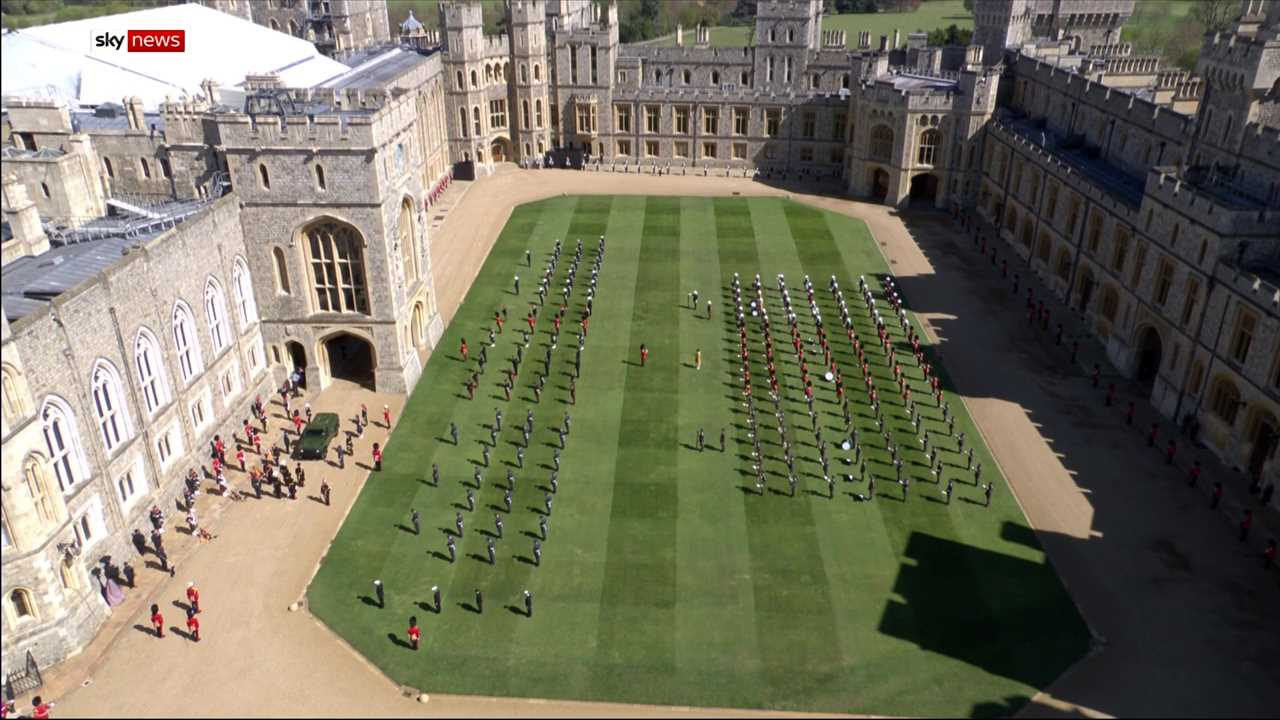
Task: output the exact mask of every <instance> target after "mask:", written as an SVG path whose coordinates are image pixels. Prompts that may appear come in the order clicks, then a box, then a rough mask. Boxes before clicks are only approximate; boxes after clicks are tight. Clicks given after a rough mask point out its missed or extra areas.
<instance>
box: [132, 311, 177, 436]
mask: <svg viewBox="0 0 1280 720" xmlns="http://www.w3.org/2000/svg"><path fill="white" fill-rule="evenodd" d="M161 357H162V355H161V354H160V343H158V342H156V337H155V335H152V334H151V331H150V330H148V329H146V328H142V329H141V330H139V331H138V339H137V341H136V342H134V344H133V364H134V367H135V368H137V370H138V387H139V388H140V389H141V390H142V400H143V402H145V403H146V404H147V414H148V415H154V414H155V413H156V411H157V410H159V409H160V408H161V407H163V406H164V404H165V403H167V402H169V383H168V382H166V381H165V377H164V367H163V366H162V365H161V363H160V358H161Z"/></svg>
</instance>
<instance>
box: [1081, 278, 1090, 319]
mask: <svg viewBox="0 0 1280 720" xmlns="http://www.w3.org/2000/svg"><path fill="white" fill-rule="evenodd" d="M1092 299H1093V273H1092V272H1090V271H1089V270H1085V271H1084V274H1083V275H1081V276H1080V312H1085V311H1086V310H1088V309H1089V301H1090V300H1092Z"/></svg>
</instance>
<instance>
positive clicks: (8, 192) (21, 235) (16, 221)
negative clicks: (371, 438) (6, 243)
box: [4, 177, 49, 261]
mask: <svg viewBox="0 0 1280 720" xmlns="http://www.w3.org/2000/svg"><path fill="white" fill-rule="evenodd" d="M4 198H5V210H4V219H5V222H7V223H9V229H10V230H11V231H12V232H13V240H12V242H13V243H15V244H14V245H13V246H12V249H9V248H6V249H5V252H4V259H5V260H6V261H8V260H9V259H11V258H14V257H23V256H25V255H39V254H41V253H45V252H48V250H49V236H47V235H45V234H44V228H43V227H41V226H40V211H39V210H37V209H36V204H35V203H34V202H31V199H30V198H29V197H28V196H27V188H26V187H24V186H23V185H22V183H20V182H18V180H17V178H14V177H7V178H5V180H4Z"/></svg>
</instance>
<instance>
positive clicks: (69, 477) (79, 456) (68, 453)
mask: <svg viewBox="0 0 1280 720" xmlns="http://www.w3.org/2000/svg"><path fill="white" fill-rule="evenodd" d="M40 425H41V429H42V430H43V431H44V442H45V447H47V448H48V450H49V465H50V466H51V467H52V468H53V472H54V475H56V476H57V478H58V485H59V487H61V488H62V491H63V492H67V491H69V490H70V489H71V488H72V486H74V485H75V484H76V483H78V482H80V481H81V480H84V479H86V478H88V476H89V473H88V471H87V470H86V469H85V468H86V465H85V460H84V449H83V448H82V447H81V446H80V434H79V432H78V431H77V430H76V423H75V414H74V413H72V412H71V408H70V406H68V405H67V404H66V403H65V402H63V400H62V399H61V398H54V397H50V398H48V399H46V400H45V402H44V406H43V407H42V408H41V409H40Z"/></svg>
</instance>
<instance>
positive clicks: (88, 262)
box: [0, 0, 1280, 669]
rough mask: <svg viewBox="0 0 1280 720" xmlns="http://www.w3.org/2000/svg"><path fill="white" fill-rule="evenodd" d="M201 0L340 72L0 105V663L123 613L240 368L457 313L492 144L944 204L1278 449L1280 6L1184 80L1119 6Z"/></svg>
mask: <svg viewBox="0 0 1280 720" xmlns="http://www.w3.org/2000/svg"><path fill="white" fill-rule="evenodd" d="M203 4H205V5H207V6H211V7H216V8H218V9H222V10H224V11H226V12H231V13H237V14H239V16H240V17H242V18H244V19H245V20H246V21H252V22H255V23H258V24H263V25H268V26H270V25H271V23H272V22H274V23H276V25H275V26H274V27H278V28H279V29H280V30H281V31H282V32H294V26H291V25H290V24H289V23H290V21H294V22H296V28H297V32H295V34H297V33H298V32H300V33H306V32H308V30H310V29H313V28H315V27H317V25H316V23H317V22H320V21H319V20H317V18H323V17H329V18H333V20H331V22H332V23H333V27H334V30H333V33H335V34H334V35H333V38H334V39H333V41H332V51H333V52H332V54H333V56H334V57H337V58H339V59H340V60H342V62H343V63H344V64H345V67H346V68H347V70H346V71H345V72H341V73H339V74H338V75H336V76H334V77H331V78H328V79H325V80H323V81H321V82H317V83H314V84H311V85H308V86H306V87H288V86H285V83H284V82H283V81H282V80H281V79H280V77H279V75H277V74H274V73H270V72H264V73H262V74H259V75H251V76H249V77H247V78H246V80H245V83H244V84H243V86H241V87H237V88H220V87H218V85H217V84H215V83H213V82H205V83H203V84H202V85H201V86H200V87H198V88H191V89H190V91H189V92H188V94H187V95H186V96H185V97H182V98H180V99H170V100H168V101H166V102H163V103H159V104H158V105H157V106H156V107H146V106H144V104H143V102H142V101H140V100H138V99H137V98H135V97H132V96H130V97H125V98H124V99H123V101H122V103H121V104H120V105H113V104H105V105H101V104H100V105H97V106H94V107H79V106H71V107H68V106H66V105H65V104H62V103H59V102H56V101H52V100H49V99H42V98H31V97H5V98H4V103H3V104H4V133H5V138H4V149H3V158H2V167H0V174H2V175H3V178H4V192H3V210H4V221H5V222H4V243H3V246H2V250H3V258H4V266H3V310H4V325H3V338H2V339H0V348H2V349H3V381H4V384H3V410H4V423H3V428H2V435H3V446H2V449H3V459H4V471H3V495H2V498H3V515H2V519H3V531H4V537H3V540H4V546H3V565H2V569H3V584H4V598H3V601H2V602H0V606H2V609H3V610H2V611H3V621H4V627H5V633H4V637H3V664H4V667H5V668H6V669H8V668H11V667H14V666H15V664H16V663H19V662H21V660H22V658H23V657H25V653H26V652H27V651H29V650H30V651H31V652H32V653H33V656H35V657H36V659H37V661H38V662H39V663H41V664H48V663H52V662H56V661H58V660H60V659H62V658H65V657H67V656H69V655H71V654H74V653H75V652H77V651H78V650H79V649H81V648H82V647H83V646H84V645H85V644H86V643H87V642H88V640H89V639H90V638H92V637H93V635H94V634H95V632H96V631H97V629H98V628H99V627H100V625H101V623H102V620H103V618H104V617H105V615H106V613H107V612H109V609H108V608H107V606H106V604H105V603H104V602H103V601H102V595H101V593H100V592H99V591H98V588H97V587H96V585H95V583H96V580H95V579H94V578H93V577H92V576H90V575H89V574H88V571H89V570H91V569H93V568H94V567H95V566H96V565H97V563H98V560H99V558H101V557H102V556H103V555H107V554H111V555H114V556H115V557H117V558H120V557H126V556H128V554H129V552H130V551H129V550H128V547H129V534H130V532H131V530H132V528H134V527H144V526H146V522H145V517H144V516H145V513H146V510H147V509H148V508H149V507H150V506H151V505H152V504H153V503H159V504H161V505H162V506H163V507H166V508H168V509H170V510H172V508H173V507H174V500H173V498H174V496H175V495H177V494H178V493H179V492H180V488H181V486H182V483H181V477H182V475H184V474H185V473H186V471H187V469H188V468H190V467H198V466H199V465H200V464H202V462H203V460H204V458H206V457H207V447H208V444H209V442H210V440H211V438H212V437H213V436H214V435H215V434H219V433H220V434H222V435H223V437H228V436H230V435H231V434H232V433H233V432H234V431H235V430H237V429H238V428H239V422H240V420H241V419H242V418H243V417H244V416H245V415H246V409H245V408H246V406H247V404H248V403H249V402H250V401H251V400H252V398H253V396H254V395H256V394H258V393H265V392H267V391H268V390H269V389H270V388H272V387H274V386H277V385H278V384H279V382H280V381H281V380H282V379H283V378H284V377H285V376H286V375H287V374H289V373H291V372H293V371H295V370H296V371H299V372H300V373H301V375H302V377H303V378H304V380H305V382H306V384H307V386H308V387H311V388H316V387H324V386H325V385H327V384H328V383H329V382H331V381H332V380H333V379H335V378H345V379H349V380H353V381H356V382H361V383H365V384H367V385H369V386H371V387H375V388H377V389H379V390H387V391H392V392H408V391H411V390H412V388H413V386H414V385H415V383H416V382H417V380H418V377H419V376H420V374H421V372H422V362H423V359H424V358H425V356H426V353H427V352H428V351H429V349H430V348H431V347H433V346H434V344H435V343H436V342H437V341H438V339H439V337H440V335H441V333H442V332H443V322H442V320H441V318H440V316H439V313H438V311H437V308H436V303H435V295H434V290H433V280H432V270H431V262H430V253H429V250H428V243H427V237H426V228H427V212H428V210H429V208H430V207H431V204H432V202H433V201H434V198H436V197H438V195H439V193H440V192H441V190H442V188H443V187H444V186H445V185H446V184H447V182H448V180H449V179H450V178H451V177H452V173H453V172H455V171H458V172H463V173H470V172H479V173H481V174H483V173H484V172H486V171H488V170H489V169H491V168H492V167H494V166H495V164H497V163H502V162H516V163H520V164H522V165H524V166H527V167H546V166H557V167H579V168H583V169H585V170H587V171H606V170H611V171H615V172H644V173H654V174H658V173H683V174H691V173H698V174H717V175H734V174H737V175H755V176H758V177H760V178H761V179H764V180H770V179H777V180H790V181H809V182H812V183H820V184H821V185H820V186H821V187H825V188H827V189H828V190H829V191H831V192H833V193H839V194H846V195H849V196H852V197H859V198H867V199H872V200H875V201H879V202H884V203H887V204H890V205H893V206H897V207H904V208H905V207H908V206H910V207H915V208H919V207H925V208H936V209H941V210H946V211H949V212H951V213H953V214H954V215H955V216H956V217H957V218H958V219H959V220H960V222H961V224H962V225H963V226H965V228H966V229H967V230H968V231H969V232H971V233H975V234H979V233H980V234H983V235H984V236H985V237H988V238H990V237H995V236H998V237H1000V238H1002V239H1003V240H1004V242H1005V243H1007V244H1008V246H1009V248H1010V249H1012V250H1014V251H1015V252H1016V253H1018V255H1019V256H1020V257H1021V258H1022V261H1023V262H1024V263H1026V265H1027V270H1024V271H1023V272H1036V273H1038V274H1039V275H1041V276H1042V277H1043V278H1044V279H1045V281H1046V282H1047V283H1048V284H1049V285H1050V286H1051V287H1053V288H1054V291H1055V292H1057V293H1058V294H1059V296H1060V297H1062V298H1063V299H1064V300H1065V301H1067V302H1068V303H1069V304H1070V305H1071V306H1072V307H1073V308H1076V309H1077V311H1078V312H1080V313H1081V314H1082V315H1083V316H1084V317H1086V318H1087V319H1088V321H1089V323H1090V326H1091V327H1092V329H1093V332H1094V333H1095V334H1096V335H1097V336H1098V337H1099V338H1100V339H1102V340H1103V341H1104V342H1105V343H1106V347H1107V350H1108V353H1109V354H1110V357H1111V359H1112V360H1113V362H1114V363H1115V364H1116V366H1117V367H1119V368H1120V369H1121V370H1122V371H1123V372H1125V373H1127V374H1130V375H1132V376H1134V377H1137V378H1138V379H1140V380H1142V381H1143V382H1145V383H1147V384H1148V385H1149V387H1150V388H1151V398H1152V401H1153V402H1154V403H1155V405H1156V407H1158V408H1159V409H1160V410H1161V411H1162V412H1163V413H1165V414H1166V415H1167V416H1169V417H1170V418H1173V419H1176V420H1177V421H1179V422H1196V423H1199V426H1200V427H1199V438H1200V439H1201V440H1202V441H1203V442H1205V443H1207V444H1208V445H1209V446H1211V447H1212V448H1214V449H1215V450H1216V451H1217V452H1218V453H1219V454H1220V455H1221V456H1222V458H1223V459H1224V460H1225V461H1226V462H1227V463H1228V464H1229V465H1232V466H1235V467H1238V468H1240V469H1241V471H1242V472H1244V473H1247V474H1249V475H1258V476H1261V477H1262V478H1264V479H1268V480H1270V481H1272V482H1274V481H1275V480H1276V479H1277V477H1278V476H1280V463H1277V462H1276V447H1277V444H1280V2H1277V0H1244V1H1243V2H1242V3H1241V11H1242V12H1241V17H1240V19H1239V21H1238V24H1237V26H1236V28H1235V29H1234V31H1233V32H1231V33H1228V34H1222V35H1215V36H1210V37H1207V38H1205V41H1204V50H1203V53H1202V56H1201V60H1200V65H1199V66H1198V67H1197V69H1196V72H1195V73H1194V74H1192V73H1187V72H1183V71H1178V70H1169V69H1164V68H1162V67H1161V65H1160V62H1159V59H1158V58H1153V57H1143V56H1136V55H1134V54H1133V52H1132V48H1130V47H1129V46H1128V45H1127V44H1125V43H1124V42H1123V39H1122V26H1123V23H1124V21H1125V19H1127V18H1128V17H1129V15H1130V14H1131V13H1132V9H1133V0H1104V1H1101V2H1097V1H1094V0H1089V1H1088V2H1085V1H1084V0H978V2H977V3H976V7H975V18H976V29H975V36H974V44H973V45H971V46H969V47H931V46H929V45H928V44H927V43H926V41H925V38H924V37H923V35H920V34H911V35H908V36H907V37H906V38H905V41H904V39H903V38H901V37H899V36H898V35H897V33H895V34H894V36H893V37H881V38H878V39H876V40H877V41H873V39H872V38H871V37H870V36H869V34H867V33H860V34H859V36H858V37H857V38H855V42H854V43H853V45H852V46H850V44H849V43H848V42H847V38H846V37H845V35H844V33H842V32H838V31H824V30H823V29H822V16H821V7H822V3H821V2H820V0H777V1H771V0H762V1H761V2H760V3H759V9H758V12H759V14H758V16H757V18H756V23H755V30H754V35H753V38H752V41H751V44H750V45H749V46H747V47H743V48H713V47H710V43H709V32H708V31H707V30H706V29H704V28H700V29H699V31H698V33H697V41H696V42H695V43H694V45H693V46H692V47H686V46H677V47H672V48H659V47H654V46H638V45H636V46H633V45H624V44H621V43H619V41H618V20H617V9H616V7H614V6H613V5H607V6H601V5H598V4H595V3H592V2H590V1H589V0H550V1H544V0H512V1H511V2H509V3H508V5H507V23H506V27H507V34H504V35H500V36H487V35H485V34H484V32H483V25H482V18H481V12H480V8H479V7H478V6H477V5H475V4H473V3H466V2H445V3H442V4H441V9H440V23H439V28H438V29H428V28H426V27H424V26H423V25H422V23H420V22H419V21H418V20H417V19H416V18H414V17H412V16H411V17H410V18H409V20H408V21H406V22H405V23H404V25H403V26H402V27H401V28H399V34H398V42H397V43H395V44H384V43H382V41H383V40H384V39H385V38H386V35H387V33H386V29H385V25H386V20H385V18H386V7H385V3H382V2H365V3H357V2H355V1H354V0H347V1H344V0H332V1H331V2H329V3H318V2H314V1H311V0H307V1H305V2H304V1H303V0H298V1H297V2H290V1H289V0H280V2H255V3H244V2H237V0H205V2H204V3H203ZM326 11H327V12H328V14H327V15H326V14H325V12H326ZM379 18H381V20H380V21H379ZM379 22H381V23H382V24H381V25H379ZM361 28H364V31H363V34H361V32H362V31H361ZM370 28H371V29H370ZM315 32H316V36H315V37H316V39H315V41H316V43H317V45H318V46H320V47H321V49H322V50H325V51H326V52H328V49H327V48H328V47H329V46H327V45H325V44H324V43H326V42H329V36H327V35H323V34H322V33H320V32H319V31H318V30H317V31H315ZM678 37H679V36H678ZM339 51H340V52H339ZM193 268H198V269H199V270H198V271H196V272H193V271H192V269H193Z"/></svg>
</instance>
